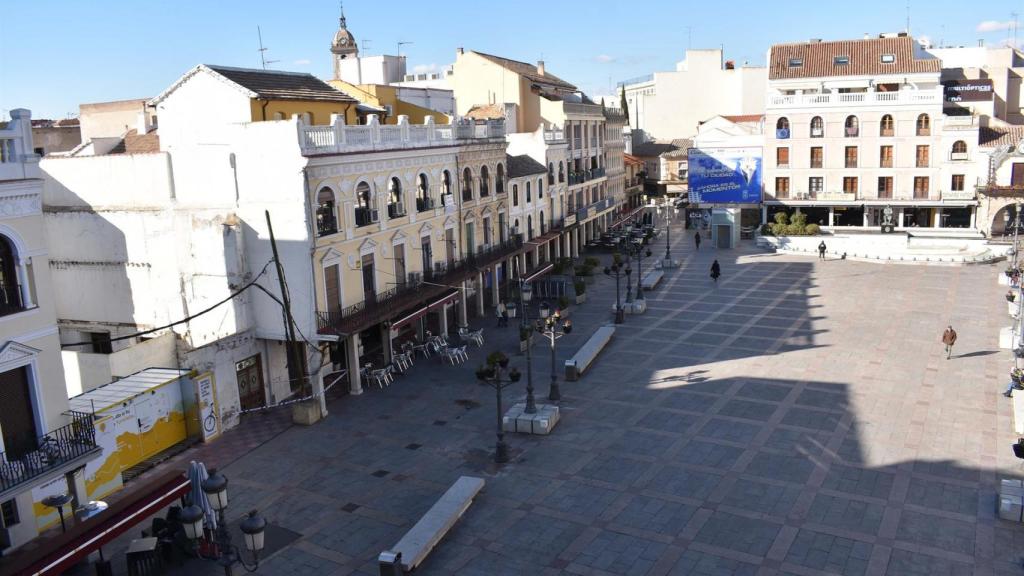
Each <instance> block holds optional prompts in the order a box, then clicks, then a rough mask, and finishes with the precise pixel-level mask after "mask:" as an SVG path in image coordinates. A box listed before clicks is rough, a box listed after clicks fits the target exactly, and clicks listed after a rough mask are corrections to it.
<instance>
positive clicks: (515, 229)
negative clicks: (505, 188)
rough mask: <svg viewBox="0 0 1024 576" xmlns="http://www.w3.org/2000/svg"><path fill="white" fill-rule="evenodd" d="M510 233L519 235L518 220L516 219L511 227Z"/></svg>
mask: <svg viewBox="0 0 1024 576" xmlns="http://www.w3.org/2000/svg"><path fill="white" fill-rule="evenodd" d="M513 188H514V187H513ZM512 233H513V234H519V218H516V222H515V224H513V225H512Z"/></svg>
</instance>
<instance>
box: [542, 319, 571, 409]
mask: <svg viewBox="0 0 1024 576" xmlns="http://www.w3.org/2000/svg"><path fill="white" fill-rule="evenodd" d="M537 331H538V332H540V333H541V334H543V335H544V336H547V337H548V339H549V340H551V391H550V392H549V393H548V400H551V401H552V402H557V401H558V400H561V399H562V393H561V391H560V390H559V389H558V372H557V370H556V368H555V340H558V339H559V338H561V337H562V336H565V335H566V334H568V333H570V332H572V320H569V319H565V320H562V315H561V314H560V313H559V312H558V310H557V309H555V313H554V314H552V313H551V306H549V305H548V303H547V302H545V303H543V304H541V305H540V320H537Z"/></svg>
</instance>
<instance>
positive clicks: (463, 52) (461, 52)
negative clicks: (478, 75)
mask: <svg viewBox="0 0 1024 576" xmlns="http://www.w3.org/2000/svg"><path fill="white" fill-rule="evenodd" d="M455 53H456V54H465V53H466V52H465V50H463V49H462V46H459V47H458V48H456V49H455Z"/></svg>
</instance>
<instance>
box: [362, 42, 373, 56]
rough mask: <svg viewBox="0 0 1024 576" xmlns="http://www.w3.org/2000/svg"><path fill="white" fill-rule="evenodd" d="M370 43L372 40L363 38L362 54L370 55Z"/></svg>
mask: <svg viewBox="0 0 1024 576" xmlns="http://www.w3.org/2000/svg"><path fill="white" fill-rule="evenodd" d="M370 42H373V40H370V39H369V38H363V54H367V55H368V54H369V53H370Z"/></svg>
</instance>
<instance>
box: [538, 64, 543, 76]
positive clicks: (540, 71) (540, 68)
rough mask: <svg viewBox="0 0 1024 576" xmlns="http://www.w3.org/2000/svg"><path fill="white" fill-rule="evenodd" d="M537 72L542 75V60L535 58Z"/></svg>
mask: <svg viewBox="0 0 1024 576" xmlns="http://www.w3.org/2000/svg"><path fill="white" fill-rule="evenodd" d="M537 74H540V75H541V76H543V75H544V61H543V60H537Z"/></svg>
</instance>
